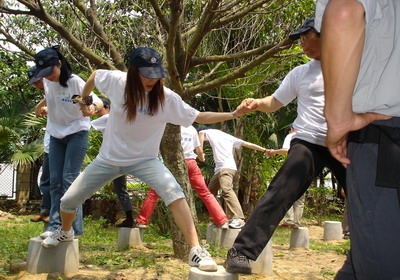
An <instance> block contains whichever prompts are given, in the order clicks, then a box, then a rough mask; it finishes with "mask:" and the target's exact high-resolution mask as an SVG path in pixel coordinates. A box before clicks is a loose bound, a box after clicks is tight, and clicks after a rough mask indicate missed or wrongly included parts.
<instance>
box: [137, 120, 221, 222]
mask: <svg viewBox="0 0 400 280" xmlns="http://www.w3.org/2000/svg"><path fill="white" fill-rule="evenodd" d="M181 145H182V149H183V154H184V157H185V161H186V164H187V167H188V175H189V181H190V184H191V185H192V187H193V189H194V190H195V191H196V193H197V194H198V195H199V197H200V198H201V200H202V201H203V203H204V205H205V206H206V208H207V210H208V213H209V214H210V217H211V218H212V220H213V223H214V224H215V225H216V226H218V227H221V228H228V218H227V216H226V215H225V212H224V210H223V209H222V208H221V206H220V204H219V203H218V201H217V199H216V198H215V196H214V195H213V194H212V193H211V192H210V190H209V189H208V187H207V185H206V182H205V181H204V178H203V175H202V174H201V171H200V168H199V167H198V165H197V163H196V158H197V156H198V157H199V160H200V161H202V162H204V161H205V159H204V153H203V149H202V148H201V146H200V141H199V136H198V134H197V131H196V129H195V128H194V127H193V126H189V127H187V128H186V127H183V126H181ZM194 150H196V153H194ZM196 154H197V155H196ZM158 198H159V196H158V195H157V193H156V192H155V191H154V190H153V189H151V190H150V191H149V193H148V194H147V197H146V199H145V200H144V203H143V206H142V209H141V211H140V213H139V215H138V217H137V218H136V226H137V227H139V228H144V227H146V225H147V224H148V223H149V220H150V218H151V215H152V214H153V211H154V208H155V207H156V204H157V200H158Z"/></svg>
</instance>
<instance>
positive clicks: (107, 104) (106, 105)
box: [100, 98, 110, 108]
mask: <svg viewBox="0 0 400 280" xmlns="http://www.w3.org/2000/svg"><path fill="white" fill-rule="evenodd" d="M100 99H101V101H103V107H104V108H110V101H108V100H107V99H105V98H100Z"/></svg>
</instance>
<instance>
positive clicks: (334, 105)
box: [321, 0, 388, 166]
mask: <svg viewBox="0 0 400 280" xmlns="http://www.w3.org/2000/svg"><path fill="white" fill-rule="evenodd" d="M364 32H365V19H364V8H363V6H362V5H361V4H360V3H359V2H358V1H356V0H331V1H330V2H329V4H328V6H327V8H326V10H325V14H324V18H323V22H322V30H321V39H322V56H321V62H322V71H323V75H324V83H325V117H326V120H327V123H328V134H327V139H326V142H327V147H328V148H329V150H330V152H331V153H332V155H333V156H334V157H335V158H336V159H338V160H339V161H340V162H342V164H344V165H345V166H347V164H349V163H350V160H349V159H348V158H347V146H346V142H347V134H348V132H350V131H353V130H358V129H360V128H362V127H364V126H366V125H367V124H369V123H370V122H372V121H374V120H377V119H387V118H388V117H386V116H382V115H379V114H374V113H365V114H355V113H354V112H353V111H352V94H353V91H354V87H355V83H356V80H357V76H358V72H359V67H360V62H361V55H362V50H363V47H364V38H365V33H364Z"/></svg>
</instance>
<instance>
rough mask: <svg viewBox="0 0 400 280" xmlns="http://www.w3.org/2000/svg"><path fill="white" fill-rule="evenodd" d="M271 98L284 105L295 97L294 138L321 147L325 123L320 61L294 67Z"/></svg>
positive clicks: (323, 140) (325, 128) (324, 135)
mask: <svg viewBox="0 0 400 280" xmlns="http://www.w3.org/2000/svg"><path fill="white" fill-rule="evenodd" d="M272 96H273V97H275V98H276V99H277V100H278V101H279V102H281V103H282V104H283V105H285V106H286V105H287V104H289V103H290V102H291V101H293V100H294V99H295V98H297V118H296V120H295V121H294V123H293V127H294V128H295V129H296V135H295V138H299V139H301V140H304V141H307V142H309V143H313V144H317V145H321V146H325V138H326V132H327V124H326V120H325V117H324V104H325V96H324V81H323V77H322V70H321V62H320V61H317V60H311V61H310V62H308V63H306V64H304V65H301V66H298V67H296V68H294V69H293V70H292V71H290V72H289V74H287V75H286V77H285V79H283V81H282V84H281V85H280V86H279V88H278V89H277V90H276V91H275V93H274V94H273V95H272Z"/></svg>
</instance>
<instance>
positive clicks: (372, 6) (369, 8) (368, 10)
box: [357, 0, 383, 26]
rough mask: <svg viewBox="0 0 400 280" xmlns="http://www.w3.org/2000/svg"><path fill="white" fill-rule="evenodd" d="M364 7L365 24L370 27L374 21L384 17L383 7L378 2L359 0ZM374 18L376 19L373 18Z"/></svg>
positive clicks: (374, 0) (375, 0)
mask: <svg viewBox="0 0 400 280" xmlns="http://www.w3.org/2000/svg"><path fill="white" fill-rule="evenodd" d="M357 1H358V2H360V3H361V5H363V7H364V15H365V23H366V25H367V26H368V25H369V24H370V23H371V22H372V21H373V20H374V19H379V18H381V17H382V16H383V13H382V11H381V9H382V7H381V6H380V5H381V4H380V2H382V1H377V0H357ZM372 17H374V18H372Z"/></svg>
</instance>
